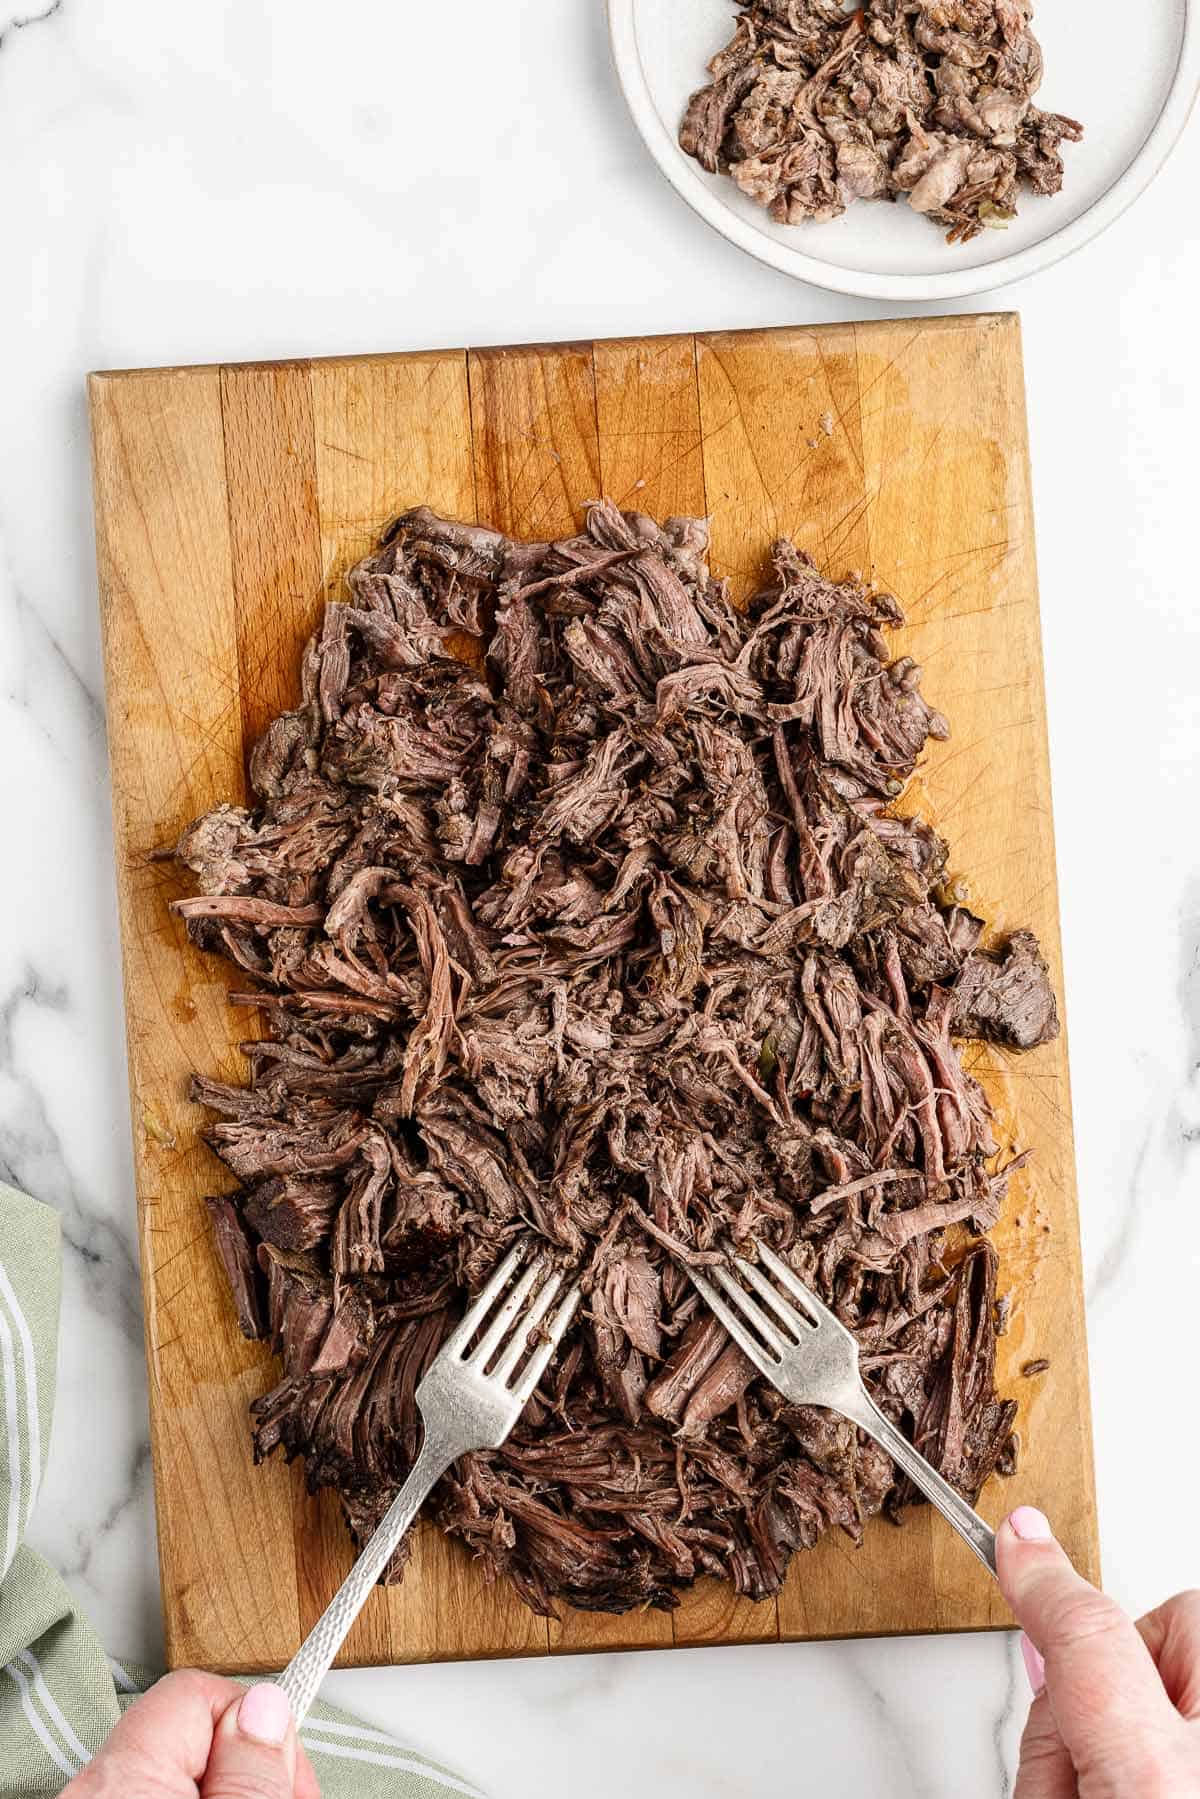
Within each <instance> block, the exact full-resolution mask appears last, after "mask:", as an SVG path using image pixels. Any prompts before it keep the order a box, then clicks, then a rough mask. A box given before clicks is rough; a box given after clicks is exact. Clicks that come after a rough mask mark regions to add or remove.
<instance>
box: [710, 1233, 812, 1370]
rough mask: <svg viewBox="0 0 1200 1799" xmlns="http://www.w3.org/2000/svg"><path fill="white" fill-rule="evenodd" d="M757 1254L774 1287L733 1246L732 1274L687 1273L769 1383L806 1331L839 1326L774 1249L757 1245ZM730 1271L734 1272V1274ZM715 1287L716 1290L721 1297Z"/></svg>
mask: <svg viewBox="0 0 1200 1799" xmlns="http://www.w3.org/2000/svg"><path fill="white" fill-rule="evenodd" d="M756 1250H757V1254H758V1256H759V1259H760V1261H761V1262H762V1263H763V1265H764V1266H765V1267H766V1268H768V1269H769V1270H770V1272H771V1273H772V1274H773V1275H774V1276H775V1280H776V1282H778V1283H779V1285H778V1286H776V1285H773V1284H772V1282H771V1281H769V1280H768V1279H767V1277H766V1275H765V1274H764V1273H763V1272H762V1269H761V1268H759V1267H756V1266H755V1264H754V1263H753V1262H748V1261H747V1260H746V1259H745V1257H744V1256H739V1255H738V1254H737V1253H736V1251H735V1250H734V1249H733V1248H732V1246H730V1247H729V1259H730V1262H731V1263H732V1269H731V1268H729V1267H724V1266H721V1265H717V1266H716V1267H714V1268H712V1269H711V1270H710V1271H709V1272H710V1273H711V1277H712V1278H711V1279H710V1278H709V1274H707V1273H701V1271H700V1270H699V1269H698V1268H695V1267H692V1268H689V1269H688V1273H689V1274H690V1275H691V1277H692V1281H693V1283H694V1284H695V1286H696V1287H697V1288H699V1290H700V1293H701V1294H702V1295H703V1297H704V1298H705V1300H707V1302H708V1304H709V1305H710V1306H711V1308H712V1310H713V1311H714V1312H715V1313H716V1315H717V1317H718V1318H719V1319H720V1320H721V1323H722V1324H723V1325H724V1326H725V1329H726V1330H727V1331H728V1332H729V1335H730V1336H731V1337H732V1338H733V1340H734V1342H735V1343H736V1344H737V1345H738V1347H739V1348H740V1349H743V1350H745V1352H746V1354H747V1355H748V1356H749V1357H750V1360H751V1361H752V1362H753V1363H754V1365H755V1367H756V1368H758V1369H760V1370H761V1371H762V1373H764V1374H765V1375H767V1377H768V1379H770V1378H771V1377H772V1376H773V1375H774V1374H775V1372H776V1370H777V1369H778V1367H779V1364H780V1363H781V1362H782V1360H783V1358H784V1356H785V1355H786V1354H787V1352H788V1350H789V1349H792V1348H794V1347H795V1346H796V1345H797V1344H799V1343H802V1342H803V1341H804V1337H805V1335H806V1334H807V1333H808V1332H810V1331H812V1330H814V1329H815V1328H817V1327H818V1326H820V1325H824V1324H827V1323H828V1322H830V1321H832V1322H833V1323H834V1324H837V1323H838V1320H837V1319H836V1318H835V1317H834V1314H833V1313H832V1312H831V1311H830V1310H829V1309H828V1307H827V1306H825V1305H823V1304H822V1303H821V1301H820V1300H819V1299H818V1298H817V1297H816V1295H815V1294H814V1293H811V1292H810V1291H809V1289H808V1288H807V1287H806V1286H805V1285H804V1282H803V1281H802V1280H800V1278H799V1277H798V1276H797V1275H795V1274H793V1273H792V1271H791V1269H790V1268H789V1267H788V1265H787V1263H786V1262H785V1261H783V1260H782V1259H781V1258H780V1257H779V1256H777V1255H776V1253H775V1251H774V1250H773V1249H770V1248H769V1247H768V1246H767V1245H766V1244H765V1243H759V1244H757V1245H756ZM733 1269H736V1270H737V1274H736V1275H735V1274H734V1272H733ZM738 1276H740V1277H741V1278H740V1279H738ZM714 1282H715V1283H716V1286H714V1284H713V1283H714ZM743 1282H744V1283H745V1285H743ZM779 1286H783V1287H785V1288H786V1289H787V1291H788V1293H789V1294H790V1295H791V1297H792V1300H794V1301H795V1303H794V1304H792V1303H789V1301H788V1300H787V1299H785V1298H784V1297H783V1295H782V1294H781V1293H780V1291H779ZM717 1287H720V1289H721V1292H720V1293H719V1292H718V1291H717ZM747 1287H751V1288H753V1290H754V1293H756V1294H757V1295H758V1296H759V1298H760V1299H761V1300H762V1301H763V1304H762V1305H759V1304H758V1302H757V1300H756V1299H755V1298H754V1297H753V1295H752V1294H751V1293H748V1292H747V1290H746V1288H747ZM722 1293H723V1294H724V1295H725V1297H724V1298H722V1296H721V1295H722ZM772 1314H773V1316H772Z"/></svg>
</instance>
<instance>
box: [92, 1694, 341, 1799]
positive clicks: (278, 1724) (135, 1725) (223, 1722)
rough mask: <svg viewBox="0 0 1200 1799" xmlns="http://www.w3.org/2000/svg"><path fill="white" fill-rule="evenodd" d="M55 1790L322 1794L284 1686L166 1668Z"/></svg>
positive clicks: (224, 1798)
mask: <svg viewBox="0 0 1200 1799" xmlns="http://www.w3.org/2000/svg"><path fill="white" fill-rule="evenodd" d="M62 1799H321V1789H320V1787H319V1786H318V1785H317V1777H316V1775H315V1774H314V1773H313V1771H312V1767H311V1765H310V1764H309V1760H308V1757H307V1756H306V1755H305V1753H304V1751H303V1749H301V1748H300V1746H299V1745H298V1743H297V1741H296V1729H295V1725H294V1724H293V1722H292V1716H291V1709H290V1707H289V1706H288V1703H287V1699H286V1696H285V1695H284V1693H283V1692H282V1691H281V1689H280V1688H279V1687H276V1686H272V1685H270V1684H268V1683H262V1684H260V1685H258V1686H254V1687H249V1688H246V1687H241V1686H239V1685H238V1684H237V1682H236V1681H233V1680H221V1679H219V1678H218V1677H217V1676H216V1675H215V1674H197V1673H195V1672H194V1671H192V1670H187V1671H186V1672H182V1673H179V1674H168V1675H167V1677H166V1679H165V1680H160V1681H159V1682H158V1684H157V1686H153V1687H151V1689H150V1691H149V1692H148V1693H147V1694H146V1695H145V1697H144V1698H142V1699H139V1700H137V1701H136V1703H135V1704H133V1705H131V1706H130V1708H129V1710H128V1711H127V1712H126V1713H125V1716H124V1717H123V1718H122V1719H121V1721H120V1723H119V1724H118V1725H117V1726H116V1728H115V1730H113V1732H112V1734H111V1735H110V1736H109V1738H108V1741H107V1742H106V1743H105V1745H104V1747H103V1748H102V1749H101V1750H100V1751H99V1752H98V1753H97V1754H96V1755H95V1756H94V1757H93V1759H92V1760H91V1761H90V1762H89V1763H88V1765H87V1767H86V1768H85V1769H84V1770H83V1773H82V1774H78V1775H76V1777H75V1779H74V1780H73V1781H72V1782H71V1783H70V1785H69V1786H68V1787H66V1788H65V1789H64V1791H63V1795H62Z"/></svg>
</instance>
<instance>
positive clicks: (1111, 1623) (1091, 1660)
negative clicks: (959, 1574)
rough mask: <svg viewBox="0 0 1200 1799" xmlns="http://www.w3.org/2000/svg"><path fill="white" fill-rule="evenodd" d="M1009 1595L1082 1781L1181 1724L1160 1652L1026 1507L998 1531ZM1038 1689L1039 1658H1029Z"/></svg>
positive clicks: (1003, 1583)
mask: <svg viewBox="0 0 1200 1799" xmlns="http://www.w3.org/2000/svg"><path fill="white" fill-rule="evenodd" d="M996 1569H997V1573H998V1575H999V1579H1000V1589H1001V1591H1002V1592H1003V1594H1004V1597H1005V1598H1006V1599H1007V1601H1008V1603H1009V1605H1010V1606H1011V1607H1012V1609H1013V1612H1014V1614H1015V1616H1016V1618H1017V1621H1018V1623H1019V1624H1020V1625H1021V1627H1022V1629H1023V1630H1024V1631H1025V1633H1026V1635H1027V1636H1028V1637H1029V1639H1030V1641H1031V1642H1032V1644H1033V1645H1034V1648H1035V1649H1036V1650H1038V1651H1040V1653H1041V1657H1042V1659H1043V1661H1044V1663H1045V1687H1046V1696H1047V1698H1048V1699H1049V1701H1050V1709H1051V1711H1052V1712H1053V1714H1054V1721H1055V1723H1056V1724H1057V1725H1058V1729H1059V1733H1060V1735H1061V1737H1062V1740H1063V1742H1064V1743H1065V1744H1066V1746H1067V1748H1068V1750H1069V1751H1070V1752H1071V1756H1072V1759H1073V1761H1074V1763H1075V1766H1076V1768H1077V1769H1078V1770H1079V1772H1080V1773H1081V1774H1082V1773H1083V1772H1084V1770H1085V1768H1086V1767H1087V1766H1088V1765H1089V1764H1091V1763H1092V1762H1093V1761H1098V1760H1105V1761H1107V1762H1108V1764H1109V1766H1110V1767H1111V1766H1113V1765H1114V1764H1116V1763H1119V1762H1120V1761H1121V1760H1122V1758H1123V1756H1124V1754H1125V1752H1126V1750H1127V1749H1128V1748H1129V1747H1130V1746H1131V1745H1134V1744H1137V1742H1138V1741H1139V1739H1140V1740H1141V1742H1142V1743H1143V1744H1144V1743H1145V1742H1146V1739H1147V1738H1148V1737H1153V1736H1154V1735H1155V1734H1157V1732H1158V1731H1159V1730H1160V1729H1161V1731H1162V1733H1163V1734H1164V1735H1165V1734H1168V1733H1169V1732H1170V1730H1171V1729H1172V1727H1173V1725H1174V1723H1175V1722H1176V1719H1175V1714H1174V1712H1173V1710H1172V1708H1171V1705H1170V1702H1169V1701H1168V1699H1167V1696H1166V1693H1165V1691H1164V1690H1163V1685H1162V1682H1161V1680H1160V1679H1159V1677H1158V1672H1157V1670H1156V1668H1155V1666H1154V1662H1153V1660H1152V1659H1151V1656H1150V1652H1149V1650H1148V1649H1147V1648H1146V1645H1145V1644H1144V1643H1143V1641H1142V1639H1141V1637H1140V1636H1139V1634H1138V1631H1137V1627H1136V1626H1135V1625H1134V1623H1133V1621H1132V1620H1131V1619H1130V1618H1127V1617H1126V1615H1125V1613H1124V1612H1123V1611H1122V1610H1121V1608H1120V1606H1118V1605H1116V1604H1115V1603H1114V1602H1113V1600H1111V1599H1108V1598H1106V1597H1105V1595H1104V1594H1103V1593H1100V1592H1097V1590H1096V1588H1095V1587H1093V1586H1090V1585H1089V1584H1088V1582H1087V1581H1086V1580H1084V1579H1083V1577H1082V1575H1079V1574H1076V1572H1075V1570H1074V1568H1073V1567H1072V1566H1071V1563H1070V1561H1069V1560H1068V1558H1067V1555H1066V1553H1065V1551H1064V1550H1063V1549H1062V1548H1061V1547H1060V1546H1059V1544H1058V1543H1057V1542H1056V1541H1055V1539H1054V1535H1053V1533H1052V1531H1051V1529H1050V1524H1049V1521H1048V1520H1047V1519H1046V1518H1045V1517H1043V1515H1042V1513H1041V1512H1039V1511H1035V1510H1034V1508H1033V1507H1032V1506H1028V1505H1023V1506H1018V1508H1017V1510H1016V1511H1015V1512H1013V1513H1012V1515H1011V1516H1010V1517H1009V1518H1006V1519H1005V1521H1004V1523H1003V1524H1002V1525H1001V1526H1000V1529H999V1530H998V1531H997V1533H996ZM1031 1661H1033V1664H1034V1665H1033V1666H1032V1667H1031V1668H1030V1673H1031V1677H1034V1684H1035V1685H1036V1684H1037V1681H1036V1658H1031V1657H1029V1656H1027V1657H1026V1662H1027V1665H1028V1664H1029V1663H1030V1662H1031Z"/></svg>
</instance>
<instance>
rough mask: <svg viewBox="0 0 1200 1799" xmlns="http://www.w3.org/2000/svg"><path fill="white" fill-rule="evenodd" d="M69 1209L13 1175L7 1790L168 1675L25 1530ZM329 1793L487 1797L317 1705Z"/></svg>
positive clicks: (3, 1427) (35, 1775) (0, 1349)
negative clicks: (118, 1642) (124, 1642)
mask: <svg viewBox="0 0 1200 1799" xmlns="http://www.w3.org/2000/svg"><path fill="white" fill-rule="evenodd" d="M59 1267H60V1259H59V1233H58V1217H57V1215H56V1214H55V1213H54V1212H52V1211H51V1210H50V1208H49V1207H48V1206H44V1205H39V1204H38V1203H37V1201H35V1200H32V1199H28V1198H26V1196H25V1195H24V1194H20V1193H15V1192H14V1191H13V1190H12V1188H11V1187H5V1186H3V1185H0V1799H41V1795H42V1794H47V1793H60V1792H61V1791H62V1789H63V1787H64V1786H65V1785H66V1784H67V1782H68V1781H69V1780H71V1779H72V1778H73V1777H74V1775H76V1774H78V1772H79V1771H80V1769H81V1768H82V1767H84V1766H85V1764H86V1763H87V1762H88V1761H89V1760H90V1758H91V1757H92V1755H93V1754H94V1753H95V1751H96V1750H97V1749H98V1748H99V1747H100V1745H101V1743H103V1741H104V1739H105V1737H106V1736H107V1735H108V1733H109V1731H110V1730H111V1729H112V1727H113V1725H114V1724H115V1723H116V1722H117V1719H118V1718H119V1717H120V1716H121V1713H122V1712H123V1711H124V1710H125V1709H126V1707H127V1706H130V1705H132V1704H133V1701H134V1700H135V1699H136V1698H137V1697H138V1695H139V1694H140V1693H143V1692H144V1691H145V1690H146V1688H147V1687H148V1686H149V1685H150V1684H151V1683H152V1681H153V1680H154V1675H153V1674H152V1673H150V1672H149V1671H148V1670H146V1669H144V1668H141V1667H138V1666H135V1665H134V1664H133V1663H122V1662H118V1661H114V1660H113V1658H112V1657H111V1656H109V1655H106V1654H105V1652H104V1650H103V1648H102V1647H101V1644H100V1641H99V1639H98V1637H97V1636H96V1633H95V1632H94V1631H93V1629H92V1627H91V1625H90V1624H89V1623H88V1622H87V1619H86V1618H84V1617H82V1616H81V1614H80V1613H79V1612H78V1611H77V1610H76V1609H75V1605H74V1603H73V1601H72V1599H71V1595H70V1594H69V1593H68V1591H67V1589H66V1587H65V1586H64V1584H63V1582H62V1580H61V1579H60V1578H59V1576H58V1575H57V1574H56V1573H55V1571H54V1569H53V1568H51V1567H50V1566H49V1564H48V1563H47V1562H45V1561H43V1559H42V1557H41V1556H39V1555H35V1554H34V1552H33V1550H32V1549H29V1548H27V1547H26V1545H25V1544H24V1542H23V1540H22V1539H23V1537H24V1534H25V1529H26V1526H27V1524H28V1522H29V1518H30V1514H31V1513H32V1511H33V1508H34V1505H35V1503H36V1501H37V1493H38V1486H39V1484H40V1482H41V1479H42V1475H43V1473H44V1471H45V1466H46V1451H47V1448H48V1446H49V1437H50V1420H51V1417H52V1415H53V1411H54V1384H55V1362H56V1347H57V1337H58V1302H59ZM300 1740H301V1742H302V1743H303V1744H304V1747H305V1748H306V1749H307V1751H308V1754H309V1756H310V1758H311V1760H312V1763H313V1766H314V1768H315V1770H316V1774H317V1778H318V1780H319V1781H320V1783H321V1791H322V1794H323V1795H324V1799H343V1795H345V1796H348V1795H351V1794H353V1795H354V1796H355V1799H454V1796H455V1795H464V1796H465V1799H483V1795H482V1794H480V1793H479V1791H478V1788H476V1787H473V1786H471V1785H469V1783H468V1782H466V1781H465V1780H463V1779H462V1778H461V1776H460V1775H458V1774H455V1773H453V1772H452V1771H451V1770H450V1769H449V1768H444V1767H442V1766H440V1765H439V1764H438V1763H437V1762H433V1761H430V1760H429V1759H428V1758H427V1757H425V1756H422V1755H418V1754H417V1753H416V1752H415V1751H414V1750H412V1749H406V1748H405V1747H404V1746H403V1744H401V1743H398V1742H396V1741H395V1740H394V1739H393V1738H391V1737H389V1736H387V1735H385V1733H384V1732H383V1731H381V1730H369V1729H368V1728H367V1727H366V1725H364V1724H359V1723H357V1722H356V1721H355V1720H354V1719H353V1718H350V1717H347V1716H346V1714H345V1713H344V1712H339V1711H335V1710H334V1709H333V1708H332V1707H331V1706H324V1705H318V1706H314V1707H313V1710H312V1711H311V1712H310V1713H309V1716H308V1718H307V1719H306V1720H305V1724H304V1728H303V1730H302V1731H301V1736H300Z"/></svg>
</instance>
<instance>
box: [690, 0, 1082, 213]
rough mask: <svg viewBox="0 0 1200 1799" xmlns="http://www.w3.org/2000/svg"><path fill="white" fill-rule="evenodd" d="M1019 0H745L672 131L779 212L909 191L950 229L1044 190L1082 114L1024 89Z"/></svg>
mask: <svg viewBox="0 0 1200 1799" xmlns="http://www.w3.org/2000/svg"><path fill="white" fill-rule="evenodd" d="M1032 16H1033V7H1032V5H1031V4H1030V0H867V4H866V5H865V6H864V7H862V8H860V10H858V11H856V12H853V13H851V14H850V15H849V16H847V12H846V9H845V7H844V6H843V5H842V0H742V3H741V4H740V13H739V17H738V21H737V26H736V29H735V31H734V35H733V39H732V41H731V42H730V43H728V44H727V45H726V46H725V48H724V49H723V50H720V51H718V53H717V54H716V56H714V57H713V59H712V61H711V63H710V64H709V73H710V74H711V75H712V81H711V82H710V83H709V85H708V86H707V87H704V88H701V89H700V90H699V91H698V92H697V93H695V94H693V95H692V98H691V101H690V103H689V105H688V108H687V113H686V116H685V117H684V121H683V125H682V127H681V128H680V133H679V142H680V144H681V145H682V147H683V149H684V150H686V151H687V153H688V155H689V156H694V157H695V158H696V160H697V161H698V162H699V163H700V164H701V165H702V166H703V167H704V168H706V169H707V170H709V172H710V173H716V171H717V170H721V171H723V172H724V173H726V174H728V175H730V176H732V178H733V180H734V181H735V182H736V183H737V185H738V187H739V188H741V190H742V192H743V193H744V194H747V195H749V197H750V198H751V199H752V200H756V201H758V203H759V204H760V205H762V206H765V207H766V208H767V209H768V211H769V212H770V214H771V217H772V218H773V219H774V220H776V222H777V223H779V224H781V225H799V224H802V223H803V222H804V221H805V220H809V219H812V220H817V221H820V220H825V219H834V218H837V216H838V214H839V213H843V212H845V210H846V208H847V207H848V206H850V205H852V204H853V202H854V201H855V200H907V202H908V204H909V205H910V206H911V207H912V208H913V210H914V211H915V212H920V213H924V214H925V215H926V216H927V217H928V218H929V219H931V220H932V221H933V222H934V223H935V224H938V225H944V226H946V227H947V236H948V238H949V241H950V242H951V243H959V242H965V241H966V240H967V239H968V238H972V237H974V236H975V235H976V234H977V233H978V232H979V231H981V230H983V228H984V227H985V226H989V225H990V226H992V227H1003V226H1005V225H1007V224H1008V223H1009V221H1010V220H1011V219H1013V218H1014V217H1015V216H1016V210H1017V195H1018V192H1019V191H1020V189H1022V188H1024V189H1026V190H1027V191H1028V192H1031V193H1035V194H1056V193H1057V192H1058V190H1059V189H1060V187H1061V186H1062V180H1063V165H1062V158H1061V157H1060V155H1059V153H1058V152H1059V146H1060V144H1061V143H1062V142H1063V141H1064V139H1065V140H1068V141H1071V142H1075V141H1077V140H1078V139H1079V138H1081V137H1082V136H1083V127H1082V126H1081V125H1080V124H1078V123H1077V122H1076V121H1075V120H1074V119H1068V118H1064V117H1063V115H1062V114H1061V113H1055V112H1043V111H1042V110H1041V108H1040V107H1037V106H1035V105H1034V104H1033V96H1034V94H1035V93H1036V92H1037V90H1038V88H1039V87H1040V86H1041V82H1042V51H1041V46H1040V45H1039V43H1038V41H1037V39H1036V38H1035V37H1034V35H1033V32H1032V31H1031V30H1030V28H1029V21H1030V19H1031V18H1032Z"/></svg>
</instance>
